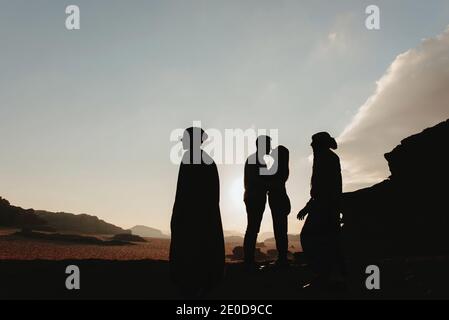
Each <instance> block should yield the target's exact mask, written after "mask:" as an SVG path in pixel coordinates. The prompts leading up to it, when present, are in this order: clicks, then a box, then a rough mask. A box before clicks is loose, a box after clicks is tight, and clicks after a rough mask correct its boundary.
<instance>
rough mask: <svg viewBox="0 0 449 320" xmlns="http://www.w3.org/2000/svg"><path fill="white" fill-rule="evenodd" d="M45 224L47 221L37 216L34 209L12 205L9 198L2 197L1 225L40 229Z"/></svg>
mask: <svg viewBox="0 0 449 320" xmlns="http://www.w3.org/2000/svg"><path fill="white" fill-rule="evenodd" d="M45 225H46V221H45V220H44V219H42V218H40V217H39V216H37V215H36V213H35V211H34V210H33V209H28V210H25V209H22V208H20V207H15V206H12V205H11V204H10V203H9V201H8V200H6V199H3V198H2V197H0V226H4V227H13V228H24V229H38V228H43V227H44V226H45Z"/></svg>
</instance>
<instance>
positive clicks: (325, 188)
mask: <svg viewBox="0 0 449 320" xmlns="http://www.w3.org/2000/svg"><path fill="white" fill-rule="evenodd" d="M311 146H312V148H313V173H312V181H311V191H310V196H311V199H310V201H309V202H308V203H307V205H306V206H305V207H304V208H303V209H302V210H301V211H300V212H299V213H298V216H297V217H298V219H300V220H302V219H304V218H305V216H306V215H307V214H308V217H307V220H306V222H305V224H304V227H303V229H302V231H301V244H302V247H303V250H304V253H305V254H306V256H307V258H308V260H309V262H310V265H311V267H312V268H313V269H314V271H315V272H316V273H317V279H316V282H317V283H318V284H322V283H329V281H330V280H331V277H332V276H333V275H336V274H341V272H342V269H343V263H342V255H341V250H340V201H341V195H342V178H341V168H340V159H339V157H338V156H337V155H336V154H335V153H334V152H333V151H332V150H331V149H334V150H335V149H337V142H336V141H335V139H334V138H332V137H331V136H330V135H329V133H327V132H320V133H317V134H315V135H313V136H312V144H311Z"/></svg>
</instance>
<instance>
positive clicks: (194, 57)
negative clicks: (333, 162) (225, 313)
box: [0, 0, 449, 233]
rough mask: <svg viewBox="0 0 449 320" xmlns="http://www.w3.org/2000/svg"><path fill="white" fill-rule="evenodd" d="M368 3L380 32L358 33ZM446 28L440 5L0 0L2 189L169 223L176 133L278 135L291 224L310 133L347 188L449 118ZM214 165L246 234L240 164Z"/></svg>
mask: <svg viewBox="0 0 449 320" xmlns="http://www.w3.org/2000/svg"><path fill="white" fill-rule="evenodd" d="M73 4H75V5H78V6H79V8H80V12H81V16H80V17H81V28H80V30H72V31H69V30H67V29H66V28H65V20H66V17H67V15H66V13H65V8H66V6H68V5H73ZM371 4H375V5H377V6H379V8H380V30H368V29H367V28H366V27H365V19H366V17H367V14H366V13H365V8H366V7H367V6H368V5H371ZM448 25H449V2H447V0H441V1H439V0H433V1H430V2H425V1H412V0H410V1H405V0H403V1H400V0H397V1H360V0H354V1H349V0H348V1H324V0H323V1H299V0H297V1H282V0H281V1H265V0H257V1H256V0H246V1H235V0H230V1H218V0H211V1H205V0H203V1H196V0H195V1H192V0H187V1H180V0H179V1H170V0H164V1H143V0H142V1H137V0H130V1H114V0H96V1H75V0H73V1H60V0H52V1H50V0H35V1H32V2H31V1H23V0H15V1H12V0H11V1H5V0H0V43H1V50H0V137H1V138H0V148H1V150H2V153H1V154H0V196H2V197H4V198H6V199H8V200H9V201H10V202H11V203H13V204H15V205H19V206H22V207H25V208H35V209H45V210H50V211H65V212H72V213H88V214H92V215H96V216H98V217H100V218H101V219H104V220H106V221H108V222H111V223H114V224H117V225H119V226H122V227H124V228H130V227H132V226H134V225H137V224H140V225H147V226H151V227H156V228H158V229H161V230H163V231H164V232H168V231H169V221H170V216H171V210H172V206H173V201H174V195H175V189H176V180H177V173H178V165H177V164H174V163H172V162H171V161H170V150H171V149H172V148H173V146H174V142H172V141H170V134H171V133H172V132H173V130H175V129H178V128H186V127H189V126H191V125H192V123H193V121H201V123H202V126H203V127H204V128H205V129H206V130H207V129H208V128H214V129H217V130H220V131H223V130H225V129H243V130H246V129H248V128H254V129H277V130H278V134H279V136H278V140H279V143H281V144H283V145H285V146H287V147H288V148H289V149H290V153H291V154H290V178H289V181H288V183H287V191H288V193H289V196H290V198H291V202H292V213H291V214H290V218H289V232H290V233H298V232H299V231H300V228H301V224H300V223H299V222H297V221H296V219H295V216H296V213H297V212H298V211H299V210H300V209H301V208H302V206H303V205H305V203H306V202H307V200H308V194H309V183H310V174H311V162H310V155H311V150H310V146H309V145H310V137H311V135H312V134H314V133H316V132H319V131H323V130H324V131H328V132H330V133H331V134H332V135H333V136H335V137H337V138H338V141H339V143H340V148H339V150H337V153H338V154H339V155H340V158H341V161H342V166H343V176H344V188H345V190H346V191H351V190H355V189H357V188H361V187H366V186H370V185H372V184H374V183H376V182H378V181H381V180H383V179H385V178H387V177H388V175H389V173H388V168H387V164H386V161H385V160H384V159H383V153H385V152H388V151H390V150H391V149H392V148H393V147H394V146H395V145H397V144H398V143H399V142H400V140H401V139H402V138H405V137H406V136H407V135H410V134H413V133H416V132H419V131H421V130H422V129H424V128H425V127H428V126H431V125H433V124H436V123H438V122H440V121H443V120H445V119H446V118H449V106H448V104H447V101H449V96H448V93H449V88H448V87H449V70H448V67H449V60H448V59H449V34H448V32H447V31H446V29H447V26H448ZM218 169H219V174H220V182H221V212H222V219H223V225H224V229H225V230H230V231H231V230H232V231H239V232H243V231H244V229H245V225H246V214H245V209H244V204H243V200H242V197H243V194H242V188H243V165H242V164H231V165H230V164H225V165H219V166H218ZM271 230H272V226H271V217H270V213H269V211H266V212H265V217H264V221H263V224H262V232H267V231H271Z"/></svg>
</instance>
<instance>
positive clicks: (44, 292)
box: [0, 229, 449, 300]
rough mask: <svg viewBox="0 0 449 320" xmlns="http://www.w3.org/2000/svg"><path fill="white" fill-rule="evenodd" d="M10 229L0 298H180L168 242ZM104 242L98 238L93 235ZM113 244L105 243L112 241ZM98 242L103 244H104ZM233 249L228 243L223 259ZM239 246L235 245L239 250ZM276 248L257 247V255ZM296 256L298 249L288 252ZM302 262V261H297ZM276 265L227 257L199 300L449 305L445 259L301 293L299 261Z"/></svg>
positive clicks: (356, 275)
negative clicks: (73, 280)
mask: <svg viewBox="0 0 449 320" xmlns="http://www.w3.org/2000/svg"><path fill="white" fill-rule="evenodd" d="M16 232H17V230H15V229H2V230H1V231H0V299H183V298H186V297H183V296H181V295H180V294H179V293H178V292H177V290H176V288H174V287H173V286H172V285H171V282H170V277H169V265H168V261H167V257H168V248H169V243H170V242H169V240H167V239H151V238H147V239H146V242H142V243H133V244H119V245H109V244H108V245H104V244H102V245H97V244H82V243H72V242H64V241H48V240H41V239H30V238H27V237H23V236H20V235H19V234H16ZM98 237H101V236H98ZM109 237H110V236H109ZM109 237H107V236H103V239H109ZM235 245H236V244H232V243H228V244H227V245H226V251H227V254H228V255H231V254H232V250H233V248H234V247H235ZM237 245H239V244H237ZM273 245H274V243H271V242H267V245H265V246H263V245H262V246H260V250H261V251H262V252H267V251H268V250H270V249H272V246H273ZM291 249H295V248H291ZM298 257H299V258H298ZM272 262H273V260H272V259H271V260H270V259H267V258H266V259H265V260H264V261H260V264H261V269H260V270H259V271H258V272H255V273H248V272H247V270H246V269H245V268H244V266H243V265H242V263H241V260H238V259H237V260H236V259H230V258H229V257H228V258H227V264H226V272H225V279H224V280H223V281H222V283H221V285H220V286H219V287H218V288H216V289H215V290H214V291H213V292H210V293H209V294H208V295H206V296H204V297H202V298H204V299H212V300H213V299H262V300H264V299H315V298H320V299H323V298H324V299H354V298H356V299H365V298H366V299H384V298H389V299H404V298H412V299H413V298H419V299H423V298H424V299H435V298H437V299H439V298H449V294H448V291H447V285H448V284H449V275H448V273H447V270H449V257H445V256H441V257H421V258H400V257H398V258H394V259H383V260H378V261H348V264H347V268H348V282H347V284H348V286H347V288H346V290H343V291H314V290H307V289H303V288H302V285H303V284H305V283H306V282H308V281H309V280H310V279H311V277H312V273H311V271H310V270H309V268H308V266H307V263H306V261H304V260H303V259H302V258H301V254H297V255H296V256H295V259H292V263H291V266H290V267H289V268H285V269H284V268H282V269H279V268H276V267H274V266H273V264H272ZM370 264H376V265H378V266H379V268H380V270H381V271H382V276H381V290H367V289H366V287H365V280H366V277H367V275H366V273H365V268H366V266H367V265H370ZM69 265H76V266H78V267H79V269H80V274H81V289H80V290H67V289H66V287H65V280H66V278H67V274H66V267H67V266H69Z"/></svg>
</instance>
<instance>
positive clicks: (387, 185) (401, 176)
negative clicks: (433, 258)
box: [343, 120, 449, 257]
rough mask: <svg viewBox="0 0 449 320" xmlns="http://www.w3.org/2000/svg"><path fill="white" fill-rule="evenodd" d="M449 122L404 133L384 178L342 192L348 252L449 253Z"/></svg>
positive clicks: (380, 254) (388, 156) (370, 254)
mask: <svg viewBox="0 0 449 320" xmlns="http://www.w3.org/2000/svg"><path fill="white" fill-rule="evenodd" d="M448 139H449V120H447V121H445V122H442V123H440V124H438V125H436V126H434V127H432V128H428V129H426V130H424V131H423V132H421V133H418V134H416V135H413V136H410V137H408V138H406V139H404V140H402V141H401V144H400V145H398V146H397V147H396V148H394V149H393V150H392V151H391V152H389V153H387V154H385V159H386V160H387V161H388V165H389V168H390V171H391V176H390V177H389V179H387V180H385V181H383V182H381V183H379V184H376V185H374V186H372V187H370V188H366V189H362V190H358V191H355V192H350V193H346V194H344V200H343V215H344V226H343V236H344V237H343V238H344V244H345V247H346V250H347V252H348V254H350V255H351V256H353V257H354V256H358V257H362V256H367V257H373V256H376V257H386V256H429V255H440V254H447V253H449V232H448V230H449V205H448V201H447V195H448V187H447V185H448V182H449V152H448V150H447V149H448V146H449V141H448Z"/></svg>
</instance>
